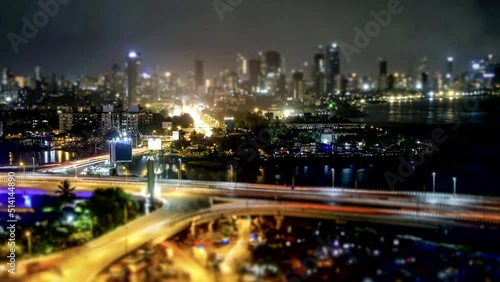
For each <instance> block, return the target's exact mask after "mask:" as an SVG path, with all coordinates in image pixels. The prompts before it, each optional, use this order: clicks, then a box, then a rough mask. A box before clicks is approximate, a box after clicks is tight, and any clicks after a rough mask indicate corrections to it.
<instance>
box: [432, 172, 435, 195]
mask: <svg viewBox="0 0 500 282" xmlns="http://www.w3.org/2000/svg"><path fill="white" fill-rule="evenodd" d="M432 193H436V173H435V172H433V173H432Z"/></svg>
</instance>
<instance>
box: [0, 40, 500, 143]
mask: <svg viewBox="0 0 500 282" xmlns="http://www.w3.org/2000/svg"><path fill="white" fill-rule="evenodd" d="M341 57H342V56H341V46H340V45H339V44H337V43H331V44H328V45H326V46H319V48H318V50H317V52H316V53H315V54H313V55H311V59H312V63H305V64H304V66H303V68H302V69H299V70H291V71H288V69H287V65H286V59H285V57H284V55H283V54H281V53H280V52H278V51H274V50H270V51H263V52H259V53H258V54H257V56H254V57H251V58H247V57H245V56H243V55H241V54H238V55H237V56H236V65H235V66H234V67H233V68H227V69H223V70H221V71H220V72H218V73H217V74H215V75H207V74H206V73H205V71H204V62H203V61H202V60H201V59H196V60H195V62H194V65H193V69H192V71H190V72H189V74H188V76H187V77H186V78H181V76H179V75H178V74H176V73H175V72H172V71H166V72H164V71H161V70H160V69H159V68H157V69H156V70H151V69H148V68H145V67H143V66H142V64H141V59H142V54H141V53H139V52H135V51H131V52H129V53H128V54H127V56H126V57H125V58H124V64H123V67H121V66H120V65H119V64H113V65H112V67H111V68H110V71H109V72H106V73H104V74H101V75H96V76H89V75H81V76H80V77H79V78H78V79H77V80H76V81H70V80H68V79H67V78H65V77H64V76H57V75H55V74H44V73H43V72H42V68H41V67H40V66H38V65H37V66H35V67H34V68H33V73H32V74H31V75H30V76H22V75H17V74H14V72H13V70H12V69H11V68H3V69H2V71H1V75H0V107H1V110H2V111H11V110H39V109H42V108H44V107H47V108H50V109H56V108H57V109H59V107H63V108H64V107H66V108H67V109H71V108H72V107H73V108H74V107H80V106H82V107H89V108H94V109H95V108H99V107H100V108H101V109H104V110H101V111H93V112H89V113H80V112H75V111H73V110H61V112H59V113H58V115H59V128H58V129H59V130H60V131H69V130H70V129H71V128H73V127H74V126H75V125H78V124H80V123H81V122H82V121H84V120H85V118H87V119H88V120H93V122H94V123H98V124H99V131H100V132H104V131H106V130H110V129H116V130H119V131H121V132H127V133H128V134H133V133H134V132H136V131H137V126H138V124H140V123H141V122H140V118H139V116H140V115H147V113H148V111H147V110H142V111H138V112H137V111H133V110H132V111H131V110H129V109H136V108H137V106H138V105H139V106H141V107H142V108H143V109H148V108H151V109H154V110H157V111H158V109H163V110H166V111H168V112H169V113H170V114H172V113H173V115H180V112H181V110H182V108H185V106H195V107H197V106H199V105H202V107H201V110H203V109H205V108H206V107H205V105H206V106H208V107H210V108H211V113H210V114H212V115H214V116H215V117H216V118H217V119H219V120H220V121H222V119H223V118H224V116H225V114H226V113H227V112H231V111H232V112H237V111H240V110H242V109H244V107H243V106H244V105H256V106H258V107H259V108H260V110H262V112H273V113H274V112H276V113H277V114H281V115H282V116H286V112H287V111H288V112H291V111H293V109H298V111H297V112H300V111H301V109H300V108H302V110H303V112H304V113H306V112H316V113H320V112H321V113H322V114H324V113H325V112H331V109H332V108H338V103H336V102H339V101H354V102H355V103H353V102H351V103H345V104H348V105H355V104H356V103H358V102H359V101H363V100H365V101H370V99H371V98H373V97H378V99H382V100H383V99H385V100H391V99H393V100H394V99H396V98H398V97H399V96H401V97H417V98H422V97H425V96H428V95H432V94H433V93H443V92H444V93H451V92H453V93H454V95H455V94H457V93H462V95H466V94H467V91H469V92H470V91H476V90H479V91H484V90H485V89H494V88H497V89H498V88H500V63H498V62H497V60H496V58H495V57H494V56H493V55H488V56H486V57H485V58H484V59H482V60H474V61H472V62H471V68H470V69H469V70H468V71H466V72H462V73H460V72H458V71H457V70H456V69H455V59H454V58H453V57H449V58H446V60H443V71H441V72H435V73H432V72H431V71H430V70H429V67H428V59H427V58H426V57H423V58H422V59H421V60H420V61H419V64H418V67H416V68H413V69H412V70H410V71H409V72H407V73H399V72H391V71H390V68H389V67H390V64H389V62H388V61H387V60H386V59H384V58H379V59H378V61H377V63H378V73H377V74H373V75H360V74H357V73H350V74H346V73H342V69H341ZM374 63H375V62H374ZM464 93H465V94H464ZM474 93H475V94H477V92H474ZM436 96H438V94H437V95H436ZM353 99H354V100H353ZM332 101H333V103H332ZM335 101H336V102H335ZM105 105H110V107H107V106H105ZM336 105H337V106H336ZM134 107H135V108H134ZM306 107H309V109H307V110H305V108H306ZM311 107H313V110H310V108H311ZM354 107H356V106H354ZM110 108H112V110H108V109H110ZM124 109H125V110H124ZM251 109H253V106H252V108H251ZM246 110H248V109H246ZM260 110H259V111H260ZM337 110H338V109H337ZM341 110H344V111H346V112H349V111H351V109H350V108H349V107H344V108H343V109H341ZM217 111H219V112H217ZM1 121H2V122H3V128H4V131H5V128H8V127H9V126H11V125H10V124H9V123H7V122H6V120H5V119H1Z"/></svg>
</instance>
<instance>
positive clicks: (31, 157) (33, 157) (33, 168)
mask: <svg viewBox="0 0 500 282" xmlns="http://www.w3.org/2000/svg"><path fill="white" fill-rule="evenodd" d="M31 158H32V159H33V173H35V157H31Z"/></svg>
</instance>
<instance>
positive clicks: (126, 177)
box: [122, 166, 128, 182]
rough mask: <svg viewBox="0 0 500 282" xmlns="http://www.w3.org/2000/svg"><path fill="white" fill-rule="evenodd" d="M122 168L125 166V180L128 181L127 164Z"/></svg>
mask: <svg viewBox="0 0 500 282" xmlns="http://www.w3.org/2000/svg"><path fill="white" fill-rule="evenodd" d="M122 168H123V174H125V181H127V182H128V171H127V168H126V167H125V166H123V167H122Z"/></svg>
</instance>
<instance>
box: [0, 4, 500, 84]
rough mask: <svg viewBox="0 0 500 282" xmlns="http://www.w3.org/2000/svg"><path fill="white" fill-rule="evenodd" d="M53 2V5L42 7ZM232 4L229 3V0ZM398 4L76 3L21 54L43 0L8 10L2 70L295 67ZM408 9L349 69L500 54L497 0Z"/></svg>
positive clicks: (0, 44)
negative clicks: (283, 63) (238, 60)
mask: <svg viewBox="0 0 500 282" xmlns="http://www.w3.org/2000/svg"><path fill="white" fill-rule="evenodd" d="M42 1H48V0H42ZM220 1H225V0H220ZM388 2H389V0H349V1H347V0H313V1H305V0H243V2H242V3H241V4H240V5H239V6H237V7H236V8H235V9H234V11H232V12H227V13H225V14H224V21H220V19H219V16H218V15H217V13H216V11H215V9H214V7H213V0H204V1H200V0H168V1H156V0H141V1H135V0H107V1H99V0H86V1H77V0H72V1H70V2H69V4H67V5H65V6H62V7H61V9H60V11H59V13H58V14H57V15H56V16H55V17H54V18H51V19H50V21H49V24H48V25H47V26H46V27H44V28H42V29H41V30H40V32H39V34H38V35H37V36H36V37H35V38H33V39H31V40H30V42H29V43H28V44H26V45H21V46H20V52H19V53H18V54H15V53H14V52H13V49H12V47H11V44H10V43H9V40H8V39H7V34H8V33H9V32H14V33H17V34H20V30H21V28H22V22H21V18H22V17H28V18H31V17H32V15H33V14H34V13H35V12H36V11H38V10H39V7H38V5H37V1H28V0H2V2H1V3H0V35H1V37H0V38H1V39H0V66H7V65H8V66H11V67H12V68H13V69H14V71H15V72H20V73H26V74H29V73H30V71H31V68H32V65H34V64H41V65H42V66H43V68H44V70H45V71H47V72H56V73H66V74H68V75H71V76H73V77H74V76H76V75H78V74H83V73H91V74H92V73H102V72H105V71H108V70H109V68H110V66H111V65H112V64H113V63H115V62H116V63H119V64H123V61H124V56H125V54H126V52H127V50H129V49H131V48H134V49H138V50H140V51H141V52H142V53H143V60H144V64H145V66H148V67H150V68H151V69H155V68H156V66H157V65H160V67H161V68H162V69H164V70H166V69H168V70H173V71H177V72H179V73H181V74H185V73H186V71H187V70H188V69H190V68H191V67H192V65H193V60H194V58H195V57H200V58H203V59H204V60H205V65H206V67H207V71H208V72H212V73H213V72H215V71H217V70H218V69H220V68H222V67H234V62H235V57H236V53H243V54H245V55H247V56H249V57H251V56H256V54H257V52H258V51H261V50H266V49H276V50H279V51H281V52H282V53H283V54H284V55H285V57H286V59H287V66H288V69H289V70H290V69H293V68H300V67H301V66H302V64H303V62H304V61H310V60H311V58H312V56H313V53H314V52H315V51H316V46H317V45H318V44H323V45H325V44H327V43H328V42H331V41H338V42H348V43H352V41H353V37H354V27H356V26H359V27H363V26H364V25H365V24H366V23H367V22H368V21H370V20H372V17H371V15H370V11H372V10H374V11H379V10H381V9H384V8H385V7H386V6H387V3H388ZM401 4H402V5H403V7H404V10H403V12H402V13H401V14H399V15H395V16H394V17H393V19H392V22H391V24H390V25H389V26H388V27H387V28H385V29H383V30H382V32H381V34H380V35H379V36H378V37H376V38H374V39H373V40H372V42H371V43H370V45H369V46H368V47H367V48H365V49H363V50H362V52H361V54H359V55H356V56H353V60H352V62H351V63H350V64H347V63H346V62H345V60H343V62H342V64H343V66H342V71H343V72H351V71H357V72H360V73H373V72H375V71H376V58H377V57H380V56H383V57H386V58H387V59H388V60H389V67H390V70H392V71H407V70H408V69H409V68H411V67H412V65H415V64H416V62H418V59H419V58H420V57H421V56H423V55H426V56H427V57H429V61H430V67H431V68H432V69H433V70H439V69H442V68H444V60H445V58H446V57H447V56H449V55H453V56H455V57H456V59H457V63H458V64H459V67H460V68H462V69H464V68H466V67H467V66H468V62H469V61H470V60H471V59H475V58H481V57H484V55H485V54H487V53H496V54H498V53H499V46H500V30H499V28H498V27H499V26H500V17H497V15H496V13H497V12H498V11H499V10H500V3H499V1H496V0H491V1H488V0H477V1H473V0H441V1H439V0H420V1H418V0H413V1H410V0H401Z"/></svg>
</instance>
